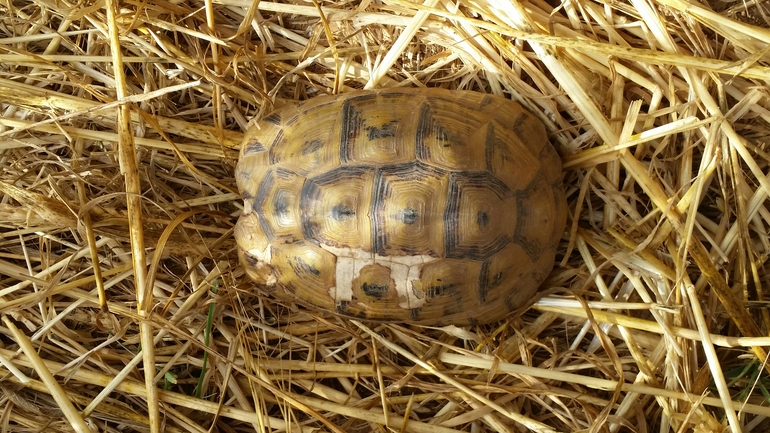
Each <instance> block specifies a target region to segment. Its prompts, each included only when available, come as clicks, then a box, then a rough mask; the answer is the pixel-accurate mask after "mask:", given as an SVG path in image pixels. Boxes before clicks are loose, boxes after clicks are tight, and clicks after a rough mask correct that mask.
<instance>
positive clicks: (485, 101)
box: [479, 95, 494, 108]
mask: <svg viewBox="0 0 770 433" xmlns="http://www.w3.org/2000/svg"><path fill="white" fill-rule="evenodd" d="M493 100H494V99H493V97H492V95H484V97H483V98H482V99H481V104H479V108H484V107H486V106H487V105H489V104H491V103H492V101H493Z"/></svg>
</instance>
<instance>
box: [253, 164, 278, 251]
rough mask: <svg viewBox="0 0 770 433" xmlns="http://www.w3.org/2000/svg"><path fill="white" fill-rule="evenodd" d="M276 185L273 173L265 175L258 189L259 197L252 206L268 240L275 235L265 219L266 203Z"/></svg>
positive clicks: (269, 172)
mask: <svg viewBox="0 0 770 433" xmlns="http://www.w3.org/2000/svg"><path fill="white" fill-rule="evenodd" d="M274 185H275V177H274V173H273V172H272V171H268V172H267V174H265V177H264V178H263V179H262V182H260V183H259V187H258V188H257V197H256V198H255V199H254V201H253V202H252V204H251V209H252V210H253V211H254V212H256V213H257V216H258V217H259V225H260V226H261V227H262V231H263V232H264V233H265V236H266V237H267V239H268V240H272V239H273V236H274V235H275V234H274V233H273V228H272V227H270V224H268V223H267V219H266V218H265V202H266V201H267V195H268V194H269V193H270V191H271V190H272V189H273V186H274Z"/></svg>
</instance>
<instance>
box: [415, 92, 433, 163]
mask: <svg viewBox="0 0 770 433" xmlns="http://www.w3.org/2000/svg"><path fill="white" fill-rule="evenodd" d="M432 127H433V113H432V112H431V110H430V105H429V104H428V103H423V104H422V106H420V114H419V116H418V118H417V132H416V133H415V137H414V144H415V146H416V153H417V158H419V159H426V158H430V151H429V150H428V147H427V146H426V145H425V137H427V136H429V135H430V132H431V129H432Z"/></svg>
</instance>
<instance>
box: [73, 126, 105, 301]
mask: <svg viewBox="0 0 770 433" xmlns="http://www.w3.org/2000/svg"><path fill="white" fill-rule="evenodd" d="M83 147H84V140H83V139H77V140H76V141H75V152H76V158H75V159H74V160H73V161H72V168H73V169H75V170H77V169H78V166H79V165H80V163H79V162H77V161H78V158H77V157H79V156H81V155H83ZM77 189H78V198H79V199H80V206H81V207H84V206H85V205H86V203H88V196H87V195H86V189H85V185H84V184H83V182H78V183H77ZM83 225H84V226H85V228H86V239H87V241H88V249H89V250H90V253H91V261H92V262H93V268H94V281H96V290H97V291H98V293H99V309H100V310H101V311H102V312H103V313H108V312H109V310H108V308H107V295H106V293H105V291H104V278H103V277H102V266H101V263H100V260H99V250H98V249H97V247H96V233H94V225H93V221H91V212H89V211H85V213H84V214H83Z"/></svg>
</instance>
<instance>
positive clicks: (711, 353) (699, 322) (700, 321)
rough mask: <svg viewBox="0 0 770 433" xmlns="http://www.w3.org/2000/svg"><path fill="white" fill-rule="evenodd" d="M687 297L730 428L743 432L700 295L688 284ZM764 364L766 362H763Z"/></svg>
mask: <svg viewBox="0 0 770 433" xmlns="http://www.w3.org/2000/svg"><path fill="white" fill-rule="evenodd" d="M686 291H687V297H688V298H689V299H690V307H691V308H692V312H693V317H694V318H695V324H696V326H697V327H698V332H699V333H700V336H701V339H702V347H703V351H704V353H705V354H706V361H707V362H706V364H707V365H708V366H709V369H710V370H711V377H712V378H713V379H714V383H715V384H716V387H717V391H718V392H719V398H720V399H721V400H722V405H723V407H724V409H725V414H726V415H727V420H728V421H729V422H730V426H731V427H732V429H733V432H734V433H738V432H740V431H741V422H740V421H739V420H738V416H737V414H736V413H735V410H730V409H731V408H730V406H731V403H732V399H731V398H730V390H729V389H728V387H727V382H725V376H724V374H722V368H721V367H720V363H719V357H718V356H717V353H716V351H715V350H714V345H713V344H711V339H710V338H709V332H708V324H707V323H706V320H705V319H704V315H703V310H702V309H701V307H700V301H699V297H698V293H696V291H695V287H693V286H692V285H690V284H688V285H687V287H686ZM763 362H764V360H763Z"/></svg>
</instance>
